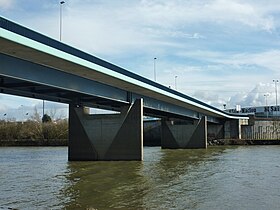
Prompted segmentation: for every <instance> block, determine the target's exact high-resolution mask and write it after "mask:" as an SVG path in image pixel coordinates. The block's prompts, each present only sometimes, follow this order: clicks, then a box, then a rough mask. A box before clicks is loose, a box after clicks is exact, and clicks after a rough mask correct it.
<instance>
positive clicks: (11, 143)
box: [0, 139, 68, 147]
mask: <svg viewBox="0 0 280 210" xmlns="http://www.w3.org/2000/svg"><path fill="white" fill-rule="evenodd" d="M15 146H19V147H20V146H68V139H40V140H38V139H36V140H32V139H24V140H19V139H15V140H0V147H15Z"/></svg>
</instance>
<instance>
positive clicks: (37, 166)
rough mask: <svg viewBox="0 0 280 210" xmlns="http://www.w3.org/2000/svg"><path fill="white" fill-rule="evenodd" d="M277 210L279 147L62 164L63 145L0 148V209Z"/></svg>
mask: <svg viewBox="0 0 280 210" xmlns="http://www.w3.org/2000/svg"><path fill="white" fill-rule="evenodd" d="M9 208H15V209H91V210H93V209H114V208H116V209H207V210H209V209H215V210H216V209H234V210H236V209H254V210H255V209H280V146H229V147H223V146H219V147H210V148H208V149H207V150H203V149H202V150H200V149H198V150H162V149H160V148H159V147H145V148H144V161H143V162H136V161H128V162H124V161H116V162H68V161H67V147H2V148H0V209H1V210H2V209H9Z"/></svg>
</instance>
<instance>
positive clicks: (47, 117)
mask: <svg viewBox="0 0 280 210" xmlns="http://www.w3.org/2000/svg"><path fill="white" fill-rule="evenodd" d="M42 122H43V123H48V122H52V118H51V117H50V116H49V115H47V114H44V116H43V117H42Z"/></svg>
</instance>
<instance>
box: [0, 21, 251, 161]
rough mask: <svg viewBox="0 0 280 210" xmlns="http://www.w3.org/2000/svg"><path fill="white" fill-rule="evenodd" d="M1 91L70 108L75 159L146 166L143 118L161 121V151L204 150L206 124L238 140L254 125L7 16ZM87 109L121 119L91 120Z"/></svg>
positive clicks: (0, 49)
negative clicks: (243, 125) (245, 128)
mask: <svg viewBox="0 0 280 210" xmlns="http://www.w3.org/2000/svg"><path fill="white" fill-rule="evenodd" d="M0 90H1V93H7V94H13V95H19V96H25V97H32V98H38V99H45V100H50V101H57V102H62V103H67V104H69V160H141V159H142V158H143V115H147V116H155V117H159V118H161V119H162V127H161V130H162V147H163V148H206V147H207V143H206V140H207V125H208V124H211V125H217V126H219V128H218V129H216V130H217V131H215V133H219V132H221V129H222V130H224V133H226V134H225V135H226V136H229V137H230V138H232V137H233V136H234V137H236V136H237V137H238V136H239V135H240V134H239V129H240V125H241V123H243V122H244V120H245V121H246V120H247V119H248V118H247V117H246V116H244V115H236V114H230V113H226V112H223V111H221V110H219V109H217V108H215V107H212V106H210V105H208V104H206V103H203V102H201V101H199V100H197V99H194V98H192V97H190V96H187V95H185V94H182V93H180V92H177V91H175V90H173V89H170V88H168V87H165V86H163V85H161V84H159V83H156V82H154V81H151V80H149V79H147V78H144V77H141V76H139V75H137V74H135V73H132V72H130V71H128V70H125V69H123V68H120V67H118V66H116V65H114V64H111V63H109V62H107V61H104V60H102V59H99V58H97V57H95V56H92V55H90V54H88V53H85V52H82V51H80V50H78V49H75V48H73V47H71V46H69V45H66V44H64V43H62V42H59V41H57V40H54V39H51V38H49V37H47V36H45V35H42V34H40V33H38V32H35V31H33V30H30V29H28V28H26V27H23V26H21V25H19V24H16V23H14V22H12V21H9V20H7V19H5V18H2V17H0ZM86 107H96V108H102V109H108V110H114V111H117V112H119V114H110V115H90V114H89V112H88V109H87V108H86ZM207 122H208V123H207ZM221 126H222V127H221ZM214 130H215V129H214Z"/></svg>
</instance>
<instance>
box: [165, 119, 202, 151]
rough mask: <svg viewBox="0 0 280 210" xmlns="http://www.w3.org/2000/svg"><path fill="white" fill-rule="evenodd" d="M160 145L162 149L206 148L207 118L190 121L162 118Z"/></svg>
mask: <svg viewBox="0 0 280 210" xmlns="http://www.w3.org/2000/svg"><path fill="white" fill-rule="evenodd" d="M161 147H162V148H163V149H179V148H190V149H195V148H207V120H206V117H202V118H201V119H200V120H197V121H193V122H192V123H190V122H186V121H185V122H184V121H179V120H178V121H171V120H164V119H163V120H162V129H161Z"/></svg>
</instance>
